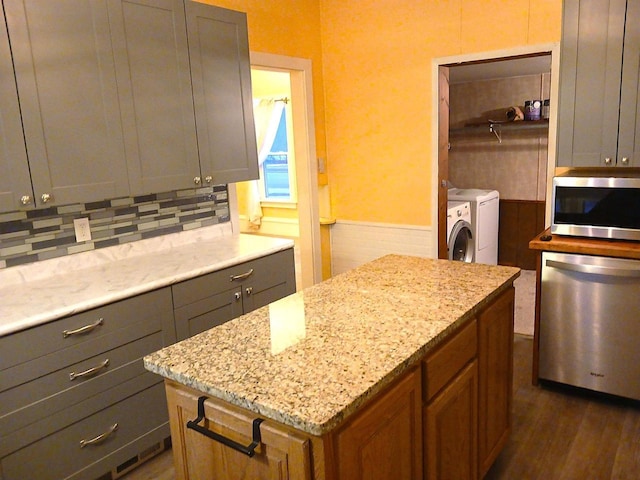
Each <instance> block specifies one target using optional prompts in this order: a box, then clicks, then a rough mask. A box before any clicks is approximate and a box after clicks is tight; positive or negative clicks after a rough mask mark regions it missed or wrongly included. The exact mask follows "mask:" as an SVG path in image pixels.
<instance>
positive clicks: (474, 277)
mask: <svg viewBox="0 0 640 480" xmlns="http://www.w3.org/2000/svg"><path fill="white" fill-rule="evenodd" d="M518 275H519V269H517V268H512V267H497V266H488V265H481V264H465V263H462V262H449V261H445V260H431V259H425V258H416V257H406V256H398V255H388V256H385V257H383V258H381V259H378V260H376V261H373V262H371V263H368V264H366V265H363V266H361V267H359V268H357V269H354V270H352V271H350V272H347V273H344V274H342V275H339V276H336V277H334V278H332V279H330V280H328V281H326V282H323V283H321V284H318V285H315V286H313V287H311V288H308V289H305V290H304V291H302V292H298V293H296V294H294V295H291V296H289V297H285V298H284V299H282V300H279V301H276V302H274V303H272V304H270V305H268V306H266V307H263V308H261V309H258V310H256V311H254V312H252V313H249V314H247V315H244V316H242V317H239V318H237V319H235V320H232V321H231V322H228V323H226V324H224V325H221V326H219V327H216V328H214V329H211V330H208V331H206V332H203V333H201V334H199V335H196V336H194V337H192V338H190V339H187V340H185V341H182V342H179V343H177V344H175V345H172V346H169V347H167V348H164V349H163V350H160V351H158V352H156V353H154V354H151V355H148V356H146V357H145V358H144V363H145V367H146V368H147V369H148V370H150V371H152V372H155V373H157V374H160V375H162V376H163V377H165V379H166V382H165V384H166V389H167V399H168V404H169V415H170V424H171V434H172V440H173V445H174V460H175V463H176V475H177V478H207V477H208V478H212V477H214V478H327V479H329V478H349V479H354V478H363V477H364V476H366V475H369V474H370V475H372V476H371V477H369V478H392V477H393V478H423V472H424V473H425V478H437V477H440V476H443V475H444V476H446V475H450V474H453V476H454V477H456V478H478V477H482V476H483V475H484V474H485V473H486V471H487V470H488V467H489V466H490V465H491V463H492V462H493V460H494V459H495V457H496V456H497V454H498V453H499V451H500V449H501V448H502V446H503V445H504V442H505V441H506V438H507V436H508V433H509V429H510V404H511V376H512V336H513V281H514V280H515V278H517V276H518ZM196 416H198V417H201V418H198V419H196ZM255 419H259V420H257V421H255ZM188 421H189V424H190V427H189V428H187V422H188ZM256 424H257V425H256ZM194 426H195V427H196V428H195V429H194V428H193V427H194ZM197 427H203V428H197ZM196 430H200V431H196ZM207 430H208V431H209V433H210V431H214V432H215V433H214V434H210V435H208V436H207V432H206V431H207ZM203 431H204V432H205V433H202V432H203ZM216 434H219V435H222V436H224V437H230V438H231V439H232V440H233V441H234V442H235V443H238V444H242V445H243V446H248V445H249V444H251V443H252V440H254V441H255V446H254V450H253V451H251V448H249V449H248V450H249V451H248V452H245V453H241V452H239V451H236V450H235V449H233V448H231V447H228V446H225V445H223V444H222V443H219V442H218V441H217V440H212V439H211V438H209V437H211V436H216ZM256 434H257V435H256ZM258 437H260V438H258ZM250 455H251V456H250ZM240 471H242V472H243V475H245V476H244V477H243V476H242V475H240V474H239V472H240ZM392 472H393V473H392ZM232 473H233V475H232ZM238 475H240V476H238ZM389 475H392V477H390V476H389Z"/></svg>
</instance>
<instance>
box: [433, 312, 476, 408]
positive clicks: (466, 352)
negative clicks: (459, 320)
mask: <svg viewBox="0 0 640 480" xmlns="http://www.w3.org/2000/svg"><path fill="white" fill-rule="evenodd" d="M477 351H478V330H477V321H476V319H475V318H474V319H472V320H471V321H470V322H468V323H467V324H466V325H464V326H463V327H462V328H461V329H460V330H458V332H457V333H453V334H452V336H451V339H450V340H447V341H446V342H445V343H444V344H443V345H441V346H439V347H437V349H436V351H435V352H433V353H429V354H428V355H427V357H426V358H425V360H424V361H423V369H422V372H423V385H424V389H423V392H424V397H425V398H424V400H425V401H429V400H430V399H431V398H432V397H433V396H434V395H435V394H436V393H438V392H439V391H440V390H441V389H442V388H443V387H444V386H445V385H446V384H447V383H449V381H450V380H451V379H452V378H453V377H454V376H455V375H456V374H457V373H458V372H459V371H460V370H462V368H463V367H464V366H465V365H466V364H467V363H468V362H469V361H470V360H472V359H473V358H475V357H476V354H477Z"/></svg>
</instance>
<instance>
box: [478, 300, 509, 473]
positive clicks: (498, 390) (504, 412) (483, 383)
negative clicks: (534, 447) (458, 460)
mask: <svg viewBox="0 0 640 480" xmlns="http://www.w3.org/2000/svg"><path fill="white" fill-rule="evenodd" d="M514 302H515V289H514V288H510V289H509V290H507V291H506V292H505V293H503V294H502V296H500V297H499V298H498V299H497V300H496V301H495V302H494V303H493V304H491V306H489V307H488V308H487V309H486V310H484V311H483V312H481V313H480V315H479V317H478V367H479V376H478V378H479V383H478V397H479V402H478V417H479V422H478V425H479V431H478V436H479V439H478V440H479V442H478V444H479V452H478V454H479V456H480V477H483V476H484V475H485V474H486V472H487V471H488V470H489V468H490V467H491V464H492V463H493V462H494V460H495V459H496V457H497V456H498V454H499V453H500V451H501V450H502V448H503V447H504V445H505V443H506V442H507V439H508V437H509V433H510V432H511V399H512V383H513V380H512V377H513V310H514Z"/></svg>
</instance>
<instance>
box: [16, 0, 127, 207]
mask: <svg viewBox="0 0 640 480" xmlns="http://www.w3.org/2000/svg"><path fill="white" fill-rule="evenodd" d="M4 7H5V13H6V18H7V27H8V31H9V37H10V39H11V48H12V53H13V59H14V64H15V73H16V81H17V84H18V95H19V98H20V107H21V109H22V119H23V125H24V135H25V140H26V145H27V153H28V156H29V166H30V168H31V176H32V181H33V187H34V191H35V195H36V197H37V198H36V204H37V205H38V204H40V203H46V204H49V205H50V204H65V203H73V202H79V201H82V202H86V201H92V200H101V199H105V198H115V197H118V196H125V195H128V194H129V186H128V180H127V169H126V163H125V157H124V143H123V137H122V124H121V120H120V108H119V102H118V92H117V86H116V79H115V72H114V65H113V49H112V46H111V38H110V37H111V34H110V31H109V18H108V14H107V8H106V5H105V3H104V2H102V1H97V0H91V1H84V2H77V1H65V2H60V1H57V2H52V1H50V0H5V1H4ZM42 195H49V196H50V199H49V200H48V202H47V200H46V198H47V197H42Z"/></svg>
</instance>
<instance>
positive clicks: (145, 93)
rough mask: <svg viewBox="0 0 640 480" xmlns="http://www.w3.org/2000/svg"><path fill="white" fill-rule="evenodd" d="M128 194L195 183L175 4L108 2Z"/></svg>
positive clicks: (185, 55) (182, 28) (185, 61)
mask: <svg viewBox="0 0 640 480" xmlns="http://www.w3.org/2000/svg"><path fill="white" fill-rule="evenodd" d="M109 12H110V15H111V20H112V23H111V25H112V29H113V31H112V36H113V39H114V45H115V52H116V56H115V62H116V73H117V78H118V87H119V93H120V96H121V102H122V109H123V122H124V125H123V126H124V138H125V143H126V150H127V158H128V168H129V181H130V184H131V190H132V193H133V194H141V193H153V192H163V191H169V190H177V189H180V188H190V187H193V186H194V178H196V177H200V163H199V160H198V148H197V139H196V125H195V116H194V111H193V97H192V93H191V76H190V71H189V52H188V47H187V26H186V21H185V12H184V2H183V1H182V0H110V2H109Z"/></svg>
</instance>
